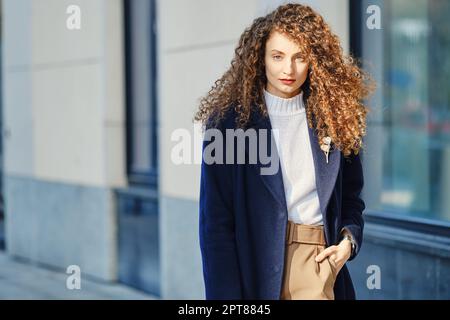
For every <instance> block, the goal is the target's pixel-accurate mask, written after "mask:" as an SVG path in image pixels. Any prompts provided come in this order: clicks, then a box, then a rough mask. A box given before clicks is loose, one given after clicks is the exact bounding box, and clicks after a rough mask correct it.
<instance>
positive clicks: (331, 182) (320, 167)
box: [245, 112, 341, 221]
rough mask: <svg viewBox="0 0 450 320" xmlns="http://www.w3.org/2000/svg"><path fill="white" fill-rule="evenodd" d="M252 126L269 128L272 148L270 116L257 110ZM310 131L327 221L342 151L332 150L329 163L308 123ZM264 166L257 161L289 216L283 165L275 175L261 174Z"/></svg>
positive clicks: (265, 179) (316, 174)
mask: <svg viewBox="0 0 450 320" xmlns="http://www.w3.org/2000/svg"><path fill="white" fill-rule="evenodd" d="M250 127H252V128H255V129H256V130H257V131H258V129H267V132H268V136H269V137H270V139H267V140H268V145H267V149H266V150H271V144H272V143H275V140H274V139H273V137H272V135H271V130H272V125H271V122H270V118H269V116H266V117H264V116H262V115H261V114H260V113H259V112H255V113H254V121H252V125H251V126H250ZM308 133H309V141H310V144H311V150H312V154H313V160H314V170H315V176H316V188H317V193H318V196H319V202H320V210H321V212H322V215H323V220H324V221H326V209H327V206H328V203H329V200H330V197H331V194H332V192H333V189H334V186H335V183H336V178H337V175H338V172H339V168H340V162H341V152H340V151H339V150H337V149H336V150H334V151H332V152H330V153H329V159H328V163H327V162H326V158H325V153H324V152H323V151H322V150H321V149H320V144H319V141H318V140H319V139H318V136H317V134H316V132H315V130H314V129H311V128H310V127H309V125H308ZM245 148H246V152H247V153H248V144H245ZM273 150H275V152H277V148H276V147H274V148H273ZM277 159H279V158H277ZM262 167H264V166H263V165H262V164H261V162H260V161H257V164H256V165H255V168H256V169H257V172H258V175H259V177H260V178H261V180H262V181H263V183H264V184H265V186H266V187H267V188H268V189H269V191H270V193H271V194H272V196H273V198H274V200H275V201H276V202H278V204H279V205H280V206H281V208H282V210H283V212H284V213H285V215H286V217H287V215H288V213H287V204H286V197H285V192H284V183H283V175H282V172H281V167H280V166H279V167H278V168H279V170H277V172H276V173H275V174H273V175H261V174H260V172H261V168H262Z"/></svg>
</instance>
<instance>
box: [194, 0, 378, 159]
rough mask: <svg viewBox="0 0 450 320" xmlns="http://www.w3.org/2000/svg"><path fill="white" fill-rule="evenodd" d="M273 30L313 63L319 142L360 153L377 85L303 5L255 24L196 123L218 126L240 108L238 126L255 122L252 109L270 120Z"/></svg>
mask: <svg viewBox="0 0 450 320" xmlns="http://www.w3.org/2000/svg"><path fill="white" fill-rule="evenodd" d="M272 31H278V32H281V33H282V34H284V35H287V36H288V37H289V38H290V39H292V40H293V41H294V42H296V43H297V44H298V45H299V47H300V49H301V52H302V54H303V55H304V56H305V57H306V59H307V60H308V61H309V70H308V76H307V79H306V81H305V83H304V84H303V85H302V90H303V91H304V92H305V99H306V114H307V119H308V123H309V126H310V128H313V123H315V129H316V131H317V134H318V137H319V141H322V139H323V138H324V137H326V136H329V137H331V139H332V141H333V143H334V147H335V148H337V149H339V150H341V151H342V153H343V154H344V156H349V155H350V154H351V152H352V151H353V152H354V153H355V154H358V153H359V150H360V148H362V147H363V140H362V138H363V136H364V135H365V134H366V115H367V113H368V112H369V109H368V108H367V107H366V106H364V104H363V102H362V101H363V100H364V99H365V98H366V97H368V96H369V94H370V93H371V92H372V91H373V89H374V87H375V85H374V82H373V81H372V79H371V77H370V76H369V75H368V74H367V73H366V72H364V71H363V70H362V69H361V68H360V67H359V66H358V65H357V61H356V59H355V58H353V57H352V56H351V55H348V56H344V54H343V50H342V48H341V46H340V41H339V38H338V37H337V36H336V35H335V34H333V33H332V32H331V30H330V27H329V26H328V25H327V24H326V23H325V21H324V20H323V18H322V17H321V16H320V15H319V14H318V13H316V12H315V11H313V10H312V9H311V8H310V7H309V6H305V5H301V4H292V3H289V4H285V5H281V6H279V7H278V8H277V9H276V10H274V11H273V12H271V13H269V14H268V15H266V16H264V17H259V18H256V19H255V20H254V21H253V23H252V25H251V26H250V27H248V28H247V29H246V30H245V31H244V32H243V34H242V35H241V37H240V39H239V43H238V45H237V47H236V49H235V56H234V58H233V59H232V61H231V67H230V68H229V69H228V70H227V71H226V72H225V73H224V74H223V76H222V77H221V78H220V79H218V80H217V81H215V83H214V85H213V87H212V88H211V90H210V91H209V92H208V94H207V95H206V96H205V97H203V98H201V100H200V107H199V110H198V111H197V113H196V114H195V117H194V121H201V122H202V123H203V124H206V122H208V121H212V123H213V126H217V124H218V123H219V122H220V120H221V119H222V118H223V117H224V115H225V113H226V112H227V111H228V110H229V109H230V108H234V110H235V111H236V113H237V115H238V116H237V118H236V126H237V127H239V128H243V127H244V126H245V125H246V124H247V123H248V122H249V119H250V115H251V112H252V105H253V106H254V107H256V110H258V111H259V112H261V114H262V115H263V116H268V113H267V108H266V105H265V100H264V92H263V89H264V88H265V86H266V82H267V78H266V73H265V63H264V55H265V44H266V42H267V40H268V38H269V37H270V34H271V32H272ZM313 119H314V122H313Z"/></svg>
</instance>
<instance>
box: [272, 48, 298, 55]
mask: <svg viewBox="0 0 450 320" xmlns="http://www.w3.org/2000/svg"><path fill="white" fill-rule="evenodd" d="M272 51H275V52H279V53H282V54H284V52H283V51H280V50H277V49H272ZM297 54H301V52H297V53H294V56H295V55H297Z"/></svg>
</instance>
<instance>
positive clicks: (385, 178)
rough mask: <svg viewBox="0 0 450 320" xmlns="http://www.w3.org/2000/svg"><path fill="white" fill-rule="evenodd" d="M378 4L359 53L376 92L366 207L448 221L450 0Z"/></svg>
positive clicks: (363, 31)
mask: <svg viewBox="0 0 450 320" xmlns="http://www.w3.org/2000/svg"><path fill="white" fill-rule="evenodd" d="M362 3H363V4H362V7H361V16H362V17H365V18H367V17H368V16H369V15H368V13H366V9H367V7H368V6H369V5H373V4H377V5H379V7H380V8H381V12H382V15H381V18H382V29H381V30H369V29H368V28H367V27H366V21H365V18H363V19H361V24H362V29H361V39H360V44H361V48H360V51H361V52H360V54H361V56H362V59H363V61H364V66H365V67H366V68H367V69H368V70H369V72H371V73H372V74H374V76H375V78H376V80H377V82H378V89H377V93H376V95H375V96H374V98H373V99H372V100H371V101H370V103H369V106H370V107H371V108H372V110H373V112H372V114H371V115H370V117H369V119H368V120H369V129H368V136H367V141H366V143H367V148H366V150H365V151H364V156H366V157H365V160H366V162H365V173H366V172H367V174H366V176H367V177H366V189H365V191H364V196H365V197H367V198H368V199H369V202H368V204H369V205H368V208H369V209H375V210H380V211H385V212H392V213H394V214H402V215H408V216H417V217H423V218H429V219H436V220H447V221H450V59H449V57H450V19H449V16H450V1H448V0H389V1H366V0H365V1H362Z"/></svg>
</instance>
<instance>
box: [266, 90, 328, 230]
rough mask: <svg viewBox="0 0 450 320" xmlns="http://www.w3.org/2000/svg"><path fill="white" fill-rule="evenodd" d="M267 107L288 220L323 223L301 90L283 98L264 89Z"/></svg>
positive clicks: (315, 223) (310, 223) (313, 223)
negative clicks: (281, 176)
mask: <svg viewBox="0 0 450 320" xmlns="http://www.w3.org/2000/svg"><path fill="white" fill-rule="evenodd" d="M264 97H265V100H266V105H267V110H268V112H269V117H270V123H271V125H272V129H274V130H275V129H278V133H279V135H277V134H274V139H275V142H276V145H277V150H278V155H279V157H280V165H281V171H282V174H283V183H284V191H285V195H286V204H287V208H288V219H289V220H291V221H293V222H295V223H302V224H308V225H322V224H323V219H322V214H321V212H320V203H319V196H318V194H317V189H316V177H315V170H314V160H313V156H312V150H311V144H310V141H309V133H308V124H307V120H306V109H305V105H304V102H303V91H302V92H301V93H299V94H298V95H296V96H294V97H292V98H289V99H285V98H281V97H278V96H275V95H273V94H270V93H269V92H267V91H266V90H264Z"/></svg>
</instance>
